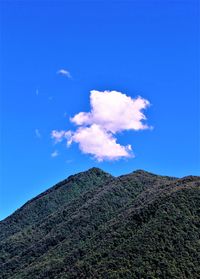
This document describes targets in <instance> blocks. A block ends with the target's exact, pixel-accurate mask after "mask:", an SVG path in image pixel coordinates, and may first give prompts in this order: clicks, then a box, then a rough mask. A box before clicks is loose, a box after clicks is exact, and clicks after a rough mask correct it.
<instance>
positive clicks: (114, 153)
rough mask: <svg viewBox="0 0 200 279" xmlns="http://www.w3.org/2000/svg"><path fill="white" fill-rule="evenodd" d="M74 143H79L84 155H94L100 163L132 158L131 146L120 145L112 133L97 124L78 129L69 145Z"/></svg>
mask: <svg viewBox="0 0 200 279" xmlns="http://www.w3.org/2000/svg"><path fill="white" fill-rule="evenodd" d="M72 142H76V143H78V144H79V148H80V150H81V151H82V152H83V153H85V154H91V155H93V156H94V157H95V158H96V159H97V160H98V161H103V160H114V159H119V158H122V157H130V156H131V154H130V150H131V148H130V146H129V145H128V146H122V145H120V144H119V143H117V142H116V138H115V137H113V135H112V133H110V132H107V131H106V130H104V129H103V128H102V127H101V126H99V125H97V124H92V125H91V126H90V127H80V128H79V129H77V130H76V131H75V132H74V133H73V134H72V135H71V137H70V139H68V145H70V144H71V143H72Z"/></svg>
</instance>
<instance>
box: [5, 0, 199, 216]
mask: <svg viewBox="0 0 200 279" xmlns="http://www.w3.org/2000/svg"><path fill="white" fill-rule="evenodd" d="M0 6H1V14H0V17H1V38H0V40H1V43H0V44H1V49H0V61H1V69H0V71H1V72H0V82H1V84H0V94H1V107H0V109H1V110H0V122H1V123H0V124H1V154H0V155H1V156H0V158H1V171H0V176H1V181H0V183H1V189H0V218H1V219H2V218H4V217H6V216H7V215H9V214H11V213H12V212H13V211H14V210H16V209H17V208H19V207H20V206H21V205H22V204H23V203H25V202H26V201H27V200H28V199H30V198H32V197H34V196H35V195H37V194H39V193H40V192H42V191H44V190H45V189H47V188H49V187H50V186H52V185H53V184H54V183H56V182H58V181H60V180H62V179H64V178H66V177H67V176H69V175H71V174H74V173H77V172H80V171H84V170H86V169H88V168H90V167H93V166H96V167H99V168H102V169H104V170H105V171H108V172H110V173H112V174H114V175H120V174H124V173H129V172H132V171H133V170H135V169H145V170H147V171H151V172H154V173H158V174H166V175H172V176H186V175H189V174H193V175H199V174H200V160H199V155H200V151H199V133H200V132H199V118H200V115H199V101H200V100H199V83H198V78H199V76H198V70H199V59H198V41H199V33H198V25H199V22H198V17H199V15H198V11H199V8H198V0H185V1H181V0H177V1H167V0H163V1H151V0H148V1H147V0H146V1H144V0H135V1H112V2H111V1H79V2H78V1H55V2H53V1H14V0H13V1H1V4H0ZM59 69H66V70H68V71H69V72H70V74H71V76H72V78H67V77H66V76H64V75H61V74H58V73H57V71H58V70H59ZM93 89H95V90H99V91H104V90H117V91H120V92H123V93H125V94H127V95H128V96H130V97H132V98H134V97H136V96H138V95H141V96H142V97H143V98H145V99H147V100H149V101H150V102H151V104H152V105H151V106H150V107H149V108H148V109H147V110H146V111H145V115H146V116H147V122H148V124H149V125H151V126H153V127H154V129H153V130H145V131H138V132H135V131H125V132H123V133H121V134H119V135H118V136H117V140H118V141H119V142H120V143H121V144H123V145H127V144H131V145H132V146H133V148H134V154H135V158H130V159H122V160H118V161H105V162H97V161H95V160H94V159H92V158H91V156H89V155H87V154H82V153H81V151H80V149H79V148H78V145H77V144H76V143H73V144H72V146H71V148H68V149H67V148H66V146H65V143H64V142H63V143H60V144H57V145H56V146H55V144H54V143H53V141H52V139H51V136H50V134H51V131H52V130H53V129H57V130H62V129H64V130H68V129H74V125H73V124H72V123H70V121H69V117H70V116H73V115H75V114H76V113H78V112H80V111H89V109H90V104H89V95H90V90H93ZM55 150H56V151H57V152H58V153H59V155H58V156H56V157H52V156H51V154H52V152H54V151H55Z"/></svg>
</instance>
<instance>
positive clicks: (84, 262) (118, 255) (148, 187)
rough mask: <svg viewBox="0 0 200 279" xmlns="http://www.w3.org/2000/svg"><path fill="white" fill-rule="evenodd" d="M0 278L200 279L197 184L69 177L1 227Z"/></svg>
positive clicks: (193, 180)
mask: <svg viewBox="0 0 200 279" xmlns="http://www.w3.org/2000/svg"><path fill="white" fill-rule="evenodd" d="M0 278H1V279H27V278H28V279H42V278H43V279H48V278H50V279H51V278H56V279H65V278H66V279H68V278H69V279H79V278H95V279H98V278H106V279H110V278H112V279H121V278H131V279H134V278H136V279H137V278H138V279H156V278H163V279H165V278H169V279H173V278H177V279H185V278H200V177H197V176H187V177H184V178H175V177H168V176H160V175H155V174H152V173H149V172H146V171H143V170H137V171H134V172H132V173H130V174H128V175H122V176H119V177H113V176H112V175H110V174H108V173H106V172H104V171H102V170H100V169H98V168H92V169H89V170H88V171H85V172H82V173H79V174H76V175H72V176H70V177H68V178H67V179H66V180H64V181H62V182H60V183H58V184H56V185H55V186H53V187H52V188H50V189H48V190H47V191H45V192H44V193H42V194H40V195H39V196H37V197H35V198H33V199H32V200H30V201H28V202H27V203H26V204H24V205H23V206H22V207H21V208H20V209H18V210H17V211H16V212H14V213H13V214H12V215H11V216H9V217H7V218H6V219H5V220H3V221H1V222H0Z"/></svg>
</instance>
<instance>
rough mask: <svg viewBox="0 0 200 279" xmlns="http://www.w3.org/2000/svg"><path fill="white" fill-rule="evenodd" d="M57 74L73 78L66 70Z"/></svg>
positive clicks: (61, 70)
mask: <svg viewBox="0 0 200 279" xmlns="http://www.w3.org/2000/svg"><path fill="white" fill-rule="evenodd" d="M57 74H59V75H62V76H65V77H67V78H72V76H71V74H70V72H69V71H67V70H65V69H60V70H58V71H57Z"/></svg>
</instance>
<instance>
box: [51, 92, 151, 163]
mask: <svg viewBox="0 0 200 279" xmlns="http://www.w3.org/2000/svg"><path fill="white" fill-rule="evenodd" d="M90 105H91V111H90V112H80V113H78V114H76V115H75V116H74V117H72V118H70V120H71V122H73V123H74V124H75V125H77V126H80V127H79V128H77V130H76V131H74V132H72V131H56V130H54V131H52V138H54V139H55V141H56V142H60V141H62V140H63V139H67V145H68V146H70V145H71V143H72V142H75V143H78V144H79V148H80V150H81V151H82V152H83V153H85V154H91V155H93V157H94V158H96V159H97V160H98V161H103V160H115V159H119V158H124V157H131V156H133V153H132V147H131V145H130V144H129V145H127V146H123V145H120V144H119V143H117V138H116V134H117V133H118V132H122V131H125V130H135V131H138V130H144V129H148V128H150V127H149V126H147V125H146V124H144V123H143V121H144V120H145V119H146V117H145V115H144V114H143V112H142V110H143V109H145V108H147V107H148V106H149V105H150V103H149V101H147V100H145V99H143V98H142V97H137V98H135V99H132V98H131V97H129V96H127V95H126V94H123V93H121V92H117V91H104V92H100V91H97V90H92V91H91V94H90Z"/></svg>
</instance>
